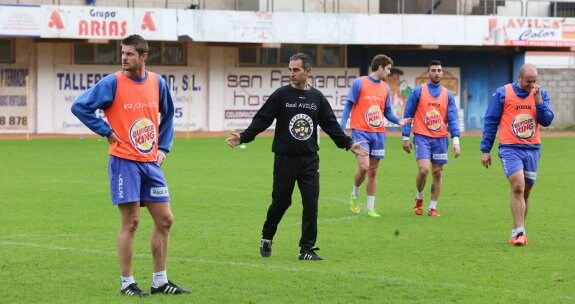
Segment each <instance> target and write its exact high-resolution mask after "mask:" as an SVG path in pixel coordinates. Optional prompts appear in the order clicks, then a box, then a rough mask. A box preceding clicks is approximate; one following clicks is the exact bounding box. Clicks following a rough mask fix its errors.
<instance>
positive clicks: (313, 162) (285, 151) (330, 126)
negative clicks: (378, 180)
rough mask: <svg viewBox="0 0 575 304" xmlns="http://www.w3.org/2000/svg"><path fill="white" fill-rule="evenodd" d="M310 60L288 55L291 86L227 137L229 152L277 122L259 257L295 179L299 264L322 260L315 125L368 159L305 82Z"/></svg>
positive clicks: (269, 248)
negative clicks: (298, 196)
mask: <svg viewBox="0 0 575 304" xmlns="http://www.w3.org/2000/svg"><path fill="white" fill-rule="evenodd" d="M311 64H312V63H311V58H310V57H309V56H308V55H306V54H304V53H297V54H294V55H293V56H291V58H290V61H289V75H290V81H291V84H290V85H286V86H283V87H281V88H279V89H277V90H275V92H273V93H272V94H271V95H270V97H269V98H268V99H267V100H266V102H265V103H264V105H263V106H262V107H261V109H260V110H258V112H257V113H256V115H255V116H254V118H253V120H252V122H251V123H250V125H249V126H248V128H247V129H245V130H244V131H243V132H241V133H239V134H238V133H231V136H230V137H228V138H227V139H226V142H227V144H228V145H229V146H230V147H231V148H233V147H235V146H238V145H240V144H242V143H249V142H251V141H253V140H254V139H255V137H256V136H257V135H258V134H259V133H261V132H262V131H264V130H266V129H267V128H268V127H269V126H270V125H271V124H272V122H273V121H274V119H275V120H276V126H275V136H274V141H273V144H272V151H273V152H274V153H275V159H274V172H273V176H274V177H273V192H272V202H271V204H270V206H269V208H268V212H267V217H266V220H265V222H264V225H263V229H262V240H261V242H260V254H261V255H262V257H269V256H271V253H272V241H273V238H274V235H275V233H276V230H277V228H278V224H279V223H280V221H281V219H282V217H283V215H284V213H285V212H286V210H287V209H288V207H289V206H290V205H291V203H292V194H293V190H294V186H295V183H296V181H297V183H298V188H299V190H300V194H301V198H302V205H303V214H302V223H301V225H302V227H301V232H302V235H301V238H300V241H299V247H300V251H299V259H300V260H312V261H318V260H323V258H322V257H320V256H319V255H318V254H317V253H316V251H317V250H319V248H317V247H316V246H315V243H316V239H317V213H318V197H319V156H318V154H317V151H318V150H319V147H318V145H317V136H318V134H317V126H318V125H319V126H320V127H321V128H322V130H323V131H325V132H326V133H327V134H328V135H329V136H330V137H331V139H332V140H333V141H334V142H335V144H336V145H337V146H338V147H339V148H345V149H346V150H351V151H352V152H354V153H356V154H360V155H367V151H366V150H365V149H364V148H363V147H362V146H361V143H353V141H352V139H351V138H350V137H348V136H347V135H345V133H344V132H343V130H342V129H341V128H340V126H339V124H338V123H337V120H336V118H335V115H334V113H333V110H332V108H331V106H330V105H329V102H328V101H327V99H326V98H325V96H324V95H323V94H322V93H321V92H320V91H318V90H317V89H315V88H313V87H311V86H310V85H309V84H308V81H307V80H308V75H309V74H310V72H311Z"/></svg>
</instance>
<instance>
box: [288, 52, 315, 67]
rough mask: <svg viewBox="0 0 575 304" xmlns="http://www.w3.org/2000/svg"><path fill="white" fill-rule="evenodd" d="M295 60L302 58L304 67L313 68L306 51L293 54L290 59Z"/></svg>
mask: <svg viewBox="0 0 575 304" xmlns="http://www.w3.org/2000/svg"><path fill="white" fill-rule="evenodd" d="M294 60H301V63H302V66H303V68H304V69H309V68H311V58H310V57H309V56H308V55H307V54H305V53H297V54H293V55H292V56H291V57H290V58H289V61H294Z"/></svg>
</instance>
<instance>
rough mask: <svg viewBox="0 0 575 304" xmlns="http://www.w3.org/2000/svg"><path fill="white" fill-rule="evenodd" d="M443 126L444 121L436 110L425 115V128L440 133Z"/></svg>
mask: <svg viewBox="0 0 575 304" xmlns="http://www.w3.org/2000/svg"><path fill="white" fill-rule="evenodd" d="M442 125H443V119H441V115H439V112H438V111H436V110H431V111H428V112H427V113H425V126H426V127H427V128H428V129H429V130H431V131H439V129H441V126H442Z"/></svg>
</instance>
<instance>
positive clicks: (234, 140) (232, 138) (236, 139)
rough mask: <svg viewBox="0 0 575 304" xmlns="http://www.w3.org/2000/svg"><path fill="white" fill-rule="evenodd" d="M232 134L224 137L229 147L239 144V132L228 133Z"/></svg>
mask: <svg viewBox="0 0 575 304" xmlns="http://www.w3.org/2000/svg"><path fill="white" fill-rule="evenodd" d="M230 134H231V135H232V136H230V137H228V138H227V139H226V143H227V144H228V146H230V148H233V147H235V146H237V145H239V144H240V134H238V133H230Z"/></svg>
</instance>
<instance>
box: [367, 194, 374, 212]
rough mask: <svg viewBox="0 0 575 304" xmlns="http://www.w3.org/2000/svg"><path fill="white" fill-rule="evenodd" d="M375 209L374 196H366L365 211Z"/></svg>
mask: <svg viewBox="0 0 575 304" xmlns="http://www.w3.org/2000/svg"><path fill="white" fill-rule="evenodd" d="M373 208H375V196H374V195H368V196H367V210H371V209H373Z"/></svg>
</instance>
